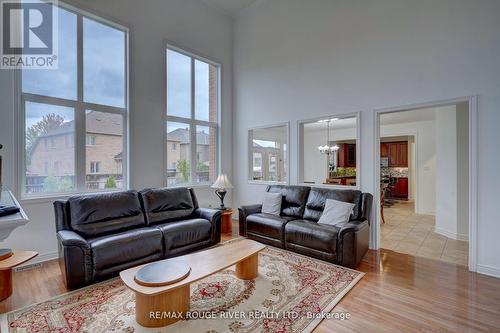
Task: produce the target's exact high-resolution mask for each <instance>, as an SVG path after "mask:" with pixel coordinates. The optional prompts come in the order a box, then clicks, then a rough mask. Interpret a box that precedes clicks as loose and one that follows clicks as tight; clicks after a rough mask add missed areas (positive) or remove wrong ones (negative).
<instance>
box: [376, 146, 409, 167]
mask: <svg viewBox="0 0 500 333" xmlns="http://www.w3.org/2000/svg"><path fill="white" fill-rule="evenodd" d="M380 156H382V157H389V167H404V168H406V167H408V142H406V141H403V142H384V143H381V144H380Z"/></svg>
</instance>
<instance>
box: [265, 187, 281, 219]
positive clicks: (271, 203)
mask: <svg viewBox="0 0 500 333" xmlns="http://www.w3.org/2000/svg"><path fill="white" fill-rule="evenodd" d="M281 198H282V195H281V193H269V192H266V193H265V194H264V201H263V202H262V213H266V214H272V215H277V216H280V213H281Z"/></svg>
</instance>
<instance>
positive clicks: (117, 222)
mask: <svg viewBox="0 0 500 333" xmlns="http://www.w3.org/2000/svg"><path fill="white" fill-rule="evenodd" d="M54 208H55V217H56V229H57V239H58V244H59V258H60V264H61V265H60V266H61V270H62V272H63V276H64V280H65V283H66V286H67V288H69V289H73V288H76V287H80V286H84V285H87V284H90V283H92V282H94V281H98V280H103V279H106V278H109V277H112V276H116V275H117V274H118V273H119V272H120V271H122V270H124V269H126V268H129V267H133V266H137V265H140V264H144V263H147V262H151V261H155V260H159V259H163V258H168V257H173V256H178V255H182V254H185V253H188V252H192V251H195V250H198V249H201V248H205V247H208V246H211V245H213V244H216V243H219V242H220V233H221V229H220V220H221V212H220V211H219V210H213V209H203V208H199V207H198V201H197V199H196V196H195V193H194V191H193V190H192V189H188V188H175V189H164V188H159V189H145V190H142V191H140V192H137V191H124V192H115V193H102V194H93V195H81V196H74V197H71V198H69V199H68V200H66V201H56V202H54Z"/></svg>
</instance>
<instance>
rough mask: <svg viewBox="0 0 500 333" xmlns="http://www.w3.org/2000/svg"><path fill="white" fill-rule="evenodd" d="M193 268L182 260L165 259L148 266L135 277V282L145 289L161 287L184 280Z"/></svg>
mask: <svg viewBox="0 0 500 333" xmlns="http://www.w3.org/2000/svg"><path fill="white" fill-rule="evenodd" d="M190 272H191V266H189V265H188V264H187V263H186V261H184V260H182V259H175V258H174V259H165V260H161V261H157V262H153V263H151V264H147V265H145V266H143V267H142V268H141V269H139V270H138V271H137V272H136V273H135V276H134V280H135V282H137V283H138V284H140V285H142V286H145V287H161V286H166V285H169V284H173V283H176V282H179V281H181V280H183V279H184V278H185V277H186V276H188V275H189V273H190Z"/></svg>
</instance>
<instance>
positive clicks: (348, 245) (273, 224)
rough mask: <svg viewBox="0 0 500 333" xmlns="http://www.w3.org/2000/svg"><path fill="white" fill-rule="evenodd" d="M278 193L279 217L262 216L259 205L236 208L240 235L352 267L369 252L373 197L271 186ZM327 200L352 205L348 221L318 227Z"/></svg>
mask: <svg viewBox="0 0 500 333" xmlns="http://www.w3.org/2000/svg"><path fill="white" fill-rule="evenodd" d="M267 191H268V192H274V193H281V194H282V196H283V197H282V204H281V214H280V216H276V215H270V214H263V213H262V212H261V208H262V205H250V206H242V207H241V208H240V209H239V214H240V215H239V223H240V225H239V229H240V235H241V236H246V237H248V238H251V239H254V240H257V241H259V242H262V243H266V244H270V245H273V246H277V247H281V248H284V249H287V250H291V251H294V252H298V253H302V254H305V255H308V256H311V257H315V258H319V259H322V260H326V261H330V262H333V263H336V264H340V265H343V266H348V267H355V266H356V265H357V264H358V263H359V262H360V261H361V259H362V258H363V256H364V255H365V253H366V251H367V250H368V241H369V235H370V228H369V223H368V220H369V216H370V211H371V207H372V201H373V197H372V195H371V194H369V193H362V192H361V191H357V190H338V189H325V188H310V187H307V186H284V185H273V186H268V187H267ZM326 199H335V200H338V201H344V202H350V203H353V204H355V207H354V210H353V213H352V215H351V218H350V220H349V222H347V223H341V224H337V225H333V226H330V225H324V224H318V223H317V222H318V220H319V218H320V217H321V214H322V212H323V209H324V207H325V202H326Z"/></svg>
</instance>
